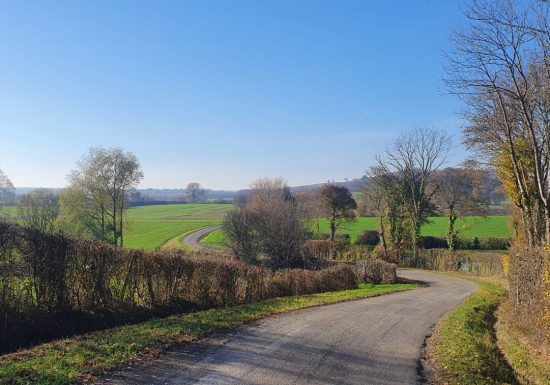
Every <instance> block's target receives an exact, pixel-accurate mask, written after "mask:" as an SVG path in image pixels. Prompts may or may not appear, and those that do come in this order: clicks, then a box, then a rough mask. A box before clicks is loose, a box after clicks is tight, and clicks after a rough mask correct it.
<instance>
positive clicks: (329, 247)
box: [304, 240, 334, 259]
mask: <svg viewBox="0 0 550 385" xmlns="http://www.w3.org/2000/svg"><path fill="white" fill-rule="evenodd" d="M304 255H305V257H306V258H307V259H331V258H332V257H333V255H334V243H333V242H331V241H329V240H309V241H307V242H306V244H305V245H304Z"/></svg>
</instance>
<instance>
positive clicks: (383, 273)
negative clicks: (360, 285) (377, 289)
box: [354, 258, 397, 284]
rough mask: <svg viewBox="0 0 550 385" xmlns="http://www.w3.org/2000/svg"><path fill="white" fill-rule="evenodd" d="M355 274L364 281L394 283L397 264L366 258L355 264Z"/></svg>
mask: <svg viewBox="0 0 550 385" xmlns="http://www.w3.org/2000/svg"><path fill="white" fill-rule="evenodd" d="M354 268H355V275H356V276H357V278H358V279H359V281H361V282H365V283H375V284H379V283H396V282H397V265H395V264H393V263H387V262H384V261H382V260H380V259H374V258H368V259H365V260H363V261H360V262H358V263H356V264H355V267H354Z"/></svg>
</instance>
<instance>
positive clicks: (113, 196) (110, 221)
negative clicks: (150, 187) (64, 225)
mask: <svg viewBox="0 0 550 385" xmlns="http://www.w3.org/2000/svg"><path fill="white" fill-rule="evenodd" d="M142 178H143V172H142V170H141V166H140V164H139V160H138V159H137V157H136V156H135V155H134V154H132V153H131V152H124V151H123V150H122V149H121V148H113V149H103V148H92V149H90V151H89V153H88V154H87V155H86V156H85V157H84V158H83V159H82V161H81V162H80V163H79V165H78V168H77V169H75V170H73V171H72V172H71V174H70V175H69V177H68V179H69V187H68V189H67V190H66V191H65V192H64V194H63V195H62V197H61V206H62V213H63V215H64V216H65V217H67V218H70V219H74V220H76V221H77V222H79V223H80V224H81V225H82V227H83V228H85V229H87V231H88V233H90V234H91V235H92V236H94V237H96V238H99V239H101V240H104V241H108V242H111V243H113V244H114V245H119V246H121V247H123V246H124V214H125V212H126V209H127V194H128V193H129V192H130V191H131V190H132V189H133V188H134V187H135V186H136V185H137V184H138V183H139V182H140V181H141V179H142Z"/></svg>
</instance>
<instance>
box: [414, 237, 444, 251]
mask: <svg viewBox="0 0 550 385" xmlns="http://www.w3.org/2000/svg"><path fill="white" fill-rule="evenodd" d="M420 247H421V248H423V249H447V248H448V247H449V245H448V244H447V240H446V239H445V238H441V237H432V236H429V235H426V236H421V237H420Z"/></svg>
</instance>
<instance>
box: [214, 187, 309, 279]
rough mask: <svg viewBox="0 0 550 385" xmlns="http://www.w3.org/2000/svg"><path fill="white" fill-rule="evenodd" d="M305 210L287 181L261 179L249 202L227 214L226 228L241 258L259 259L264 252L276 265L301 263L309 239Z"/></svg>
mask: <svg viewBox="0 0 550 385" xmlns="http://www.w3.org/2000/svg"><path fill="white" fill-rule="evenodd" d="M302 213H303V210H302V209H301V208H300V206H299V202H298V200H296V198H295V197H293V196H292V194H291V193H290V189H289V188H288V186H287V185H286V182H285V181H283V180H282V179H280V178H277V179H268V178H265V179H259V180H257V181H255V182H254V183H253V184H252V195H251V198H250V200H249V202H248V204H247V206H246V207H244V208H238V207H236V208H235V209H234V211H233V212H231V213H230V214H228V215H227V216H226V218H225V221H224V229H225V231H226V233H227V235H228V238H229V244H230V247H231V248H232V250H233V251H234V252H235V253H236V256H237V257H238V258H241V259H244V260H246V261H255V263H259V258H260V257H261V254H263V255H265V256H267V257H268V258H269V262H268V264H269V266H270V267H272V268H290V267H299V266H303V263H304V261H303V246H304V244H305V242H306V240H307V239H308V234H307V230H306V228H305V223H304V220H303V218H302V216H301V215H302Z"/></svg>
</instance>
